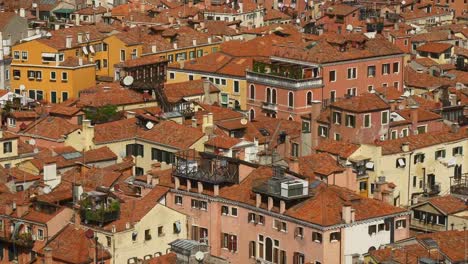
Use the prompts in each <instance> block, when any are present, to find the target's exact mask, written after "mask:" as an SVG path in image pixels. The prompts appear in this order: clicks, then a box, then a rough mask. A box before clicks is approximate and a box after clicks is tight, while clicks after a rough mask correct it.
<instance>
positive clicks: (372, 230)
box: [368, 225, 377, 236]
mask: <svg viewBox="0 0 468 264" xmlns="http://www.w3.org/2000/svg"><path fill="white" fill-rule="evenodd" d="M375 233H377V226H376V225H370V226H369V227H368V234H369V235H370V236H371V235H374V234H375Z"/></svg>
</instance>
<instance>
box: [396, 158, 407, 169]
mask: <svg viewBox="0 0 468 264" xmlns="http://www.w3.org/2000/svg"><path fill="white" fill-rule="evenodd" d="M396 167H397V168H404V167H406V159H405V158H398V159H396Z"/></svg>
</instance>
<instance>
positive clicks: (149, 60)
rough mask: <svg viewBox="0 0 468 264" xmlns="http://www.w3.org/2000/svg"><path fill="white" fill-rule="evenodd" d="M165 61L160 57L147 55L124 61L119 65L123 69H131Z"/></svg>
mask: <svg viewBox="0 0 468 264" xmlns="http://www.w3.org/2000/svg"><path fill="white" fill-rule="evenodd" d="M164 61H167V60H166V59H162V58H161V55H158V54H155V55H147V56H143V57H140V58H136V59H133V60H132V59H130V60H126V61H124V62H123V63H121V64H120V66H121V67H123V68H132V67H139V66H144V65H150V64H156V63H160V62H164Z"/></svg>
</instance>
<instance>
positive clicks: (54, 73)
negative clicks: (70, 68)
mask: <svg viewBox="0 0 468 264" xmlns="http://www.w3.org/2000/svg"><path fill="white" fill-rule="evenodd" d="M56 79H57V73H56V72H54V71H53V72H50V80H51V81H55V80H56Z"/></svg>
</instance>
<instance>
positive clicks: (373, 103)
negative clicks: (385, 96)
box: [330, 93, 390, 113]
mask: <svg viewBox="0 0 468 264" xmlns="http://www.w3.org/2000/svg"><path fill="white" fill-rule="evenodd" d="M330 107H331V108H338V109H342V110H345V111H349V112H354V113H364V112H373V111H380V110H385V109H390V106H389V105H388V104H387V103H386V102H385V101H384V100H382V99H381V98H380V97H379V96H378V95H376V94H373V93H364V94H361V95H358V96H353V97H351V98H346V99H343V100H338V101H336V102H334V103H332V104H331V105H330Z"/></svg>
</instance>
